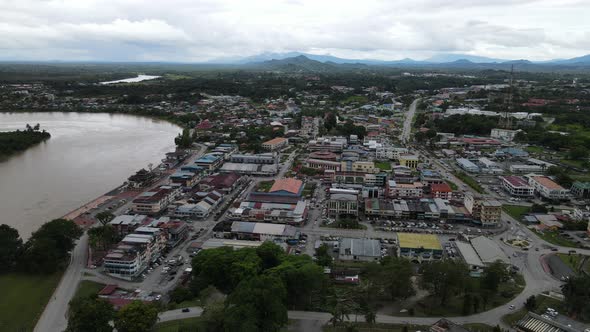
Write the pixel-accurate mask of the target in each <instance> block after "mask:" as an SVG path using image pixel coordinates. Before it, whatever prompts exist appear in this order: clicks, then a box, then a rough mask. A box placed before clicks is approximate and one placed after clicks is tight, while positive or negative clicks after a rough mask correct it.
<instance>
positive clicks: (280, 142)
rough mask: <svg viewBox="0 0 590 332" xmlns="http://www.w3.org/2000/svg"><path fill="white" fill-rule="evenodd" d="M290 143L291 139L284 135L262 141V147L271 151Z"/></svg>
mask: <svg viewBox="0 0 590 332" xmlns="http://www.w3.org/2000/svg"><path fill="white" fill-rule="evenodd" d="M288 144H289V140H288V139H286V138H284V137H275V138H273V139H271V140H269V141H266V142H264V143H262V148H263V149H266V150H270V151H277V150H280V149H282V148H283V147H285V146H287V145H288Z"/></svg>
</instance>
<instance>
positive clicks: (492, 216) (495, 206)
mask: <svg viewBox="0 0 590 332" xmlns="http://www.w3.org/2000/svg"><path fill="white" fill-rule="evenodd" d="M463 204H464V205H465V208H466V209H467V211H469V213H471V217H472V218H473V221H474V222H475V223H478V224H481V225H482V226H483V227H494V226H497V225H499V224H500V220H501V216H502V203H500V202H499V201H497V200H487V199H484V198H482V197H481V196H479V195H475V194H473V193H471V192H467V193H465V197H464V198H463Z"/></svg>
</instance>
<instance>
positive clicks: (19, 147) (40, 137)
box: [0, 125, 51, 161]
mask: <svg viewBox="0 0 590 332" xmlns="http://www.w3.org/2000/svg"><path fill="white" fill-rule="evenodd" d="M50 137H51V135H50V134H49V133H48V132H46V131H45V130H43V131H40V130H39V125H36V126H35V127H31V126H29V125H27V128H26V129H25V130H17V131H8V132H0V161H1V160H3V159H6V158H8V157H9V156H11V155H13V154H15V153H18V152H21V151H24V150H26V149H28V148H30V147H31V146H33V145H36V144H39V143H41V142H43V141H45V140H47V139H49V138H50Z"/></svg>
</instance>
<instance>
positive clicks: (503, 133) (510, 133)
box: [490, 128, 522, 142]
mask: <svg viewBox="0 0 590 332" xmlns="http://www.w3.org/2000/svg"><path fill="white" fill-rule="evenodd" d="M521 131H522V130H520V129H518V130H509V129H500V128H494V129H492V133H491V134H490V137H492V138H497V139H501V140H503V141H507V142H512V141H513V140H514V137H515V136H516V134H518V133H519V132H521Z"/></svg>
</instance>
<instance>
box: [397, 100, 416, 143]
mask: <svg viewBox="0 0 590 332" xmlns="http://www.w3.org/2000/svg"><path fill="white" fill-rule="evenodd" d="M418 101H420V99H419V98H418V99H415V100H414V101H413V102H412V103H411V104H410V107H409V108H408V111H407V112H406V115H405V118H404V127H403V129H402V133H401V135H400V136H399V139H400V141H401V142H402V143H403V144H407V143H408V141H409V140H410V133H411V132H412V123H413V122H414V115H416V106H417V105H418Z"/></svg>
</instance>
